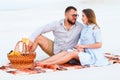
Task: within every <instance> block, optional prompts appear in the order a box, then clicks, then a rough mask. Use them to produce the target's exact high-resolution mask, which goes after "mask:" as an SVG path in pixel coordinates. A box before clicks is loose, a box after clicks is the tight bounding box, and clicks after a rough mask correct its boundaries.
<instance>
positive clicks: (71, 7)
mask: <svg viewBox="0 0 120 80" xmlns="http://www.w3.org/2000/svg"><path fill="white" fill-rule="evenodd" d="M71 9H73V10H75V11H77V9H76V8H75V7H74V6H68V7H67V8H66V9H65V13H66V12H68V11H70V10H71Z"/></svg>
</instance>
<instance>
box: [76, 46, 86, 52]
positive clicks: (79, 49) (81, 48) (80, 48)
mask: <svg viewBox="0 0 120 80" xmlns="http://www.w3.org/2000/svg"><path fill="white" fill-rule="evenodd" d="M75 48H76V49H77V50H78V51H79V52H84V48H85V46H84V45H80V44H79V45H76V46H75Z"/></svg>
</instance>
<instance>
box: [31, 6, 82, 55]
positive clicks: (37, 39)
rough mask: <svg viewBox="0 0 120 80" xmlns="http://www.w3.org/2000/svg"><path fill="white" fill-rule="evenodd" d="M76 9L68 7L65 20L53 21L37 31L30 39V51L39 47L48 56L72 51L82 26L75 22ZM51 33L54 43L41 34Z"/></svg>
mask: <svg viewBox="0 0 120 80" xmlns="http://www.w3.org/2000/svg"><path fill="white" fill-rule="evenodd" d="M77 17H78V14H77V9H76V8H75V7H73V6H69V7H67V8H66V10H65V19H62V20H60V21H55V22H53V23H50V24H47V25H45V26H42V27H40V28H39V29H37V30H36V31H35V32H34V33H33V34H32V35H31V37H30V41H31V44H29V46H31V49H30V51H35V50H36V48H37V46H40V47H41V48H42V50H43V51H45V52H46V53H47V54H48V55H49V56H52V55H54V54H58V53H60V52H62V51H66V50H68V49H72V48H73V47H74V46H75V45H76V44H77V42H78V39H79V37H80V33H81V30H82V27H83V25H82V24H81V23H79V22H77V21H76V19H77ZM50 31H52V32H53V35H54V37H55V39H54V42H53V41H52V40H50V39H48V38H46V37H44V36H42V34H43V33H46V32H50Z"/></svg>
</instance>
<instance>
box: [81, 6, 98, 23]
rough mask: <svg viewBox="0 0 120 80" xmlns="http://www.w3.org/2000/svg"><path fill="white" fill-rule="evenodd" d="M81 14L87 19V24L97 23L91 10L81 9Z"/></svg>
mask: <svg viewBox="0 0 120 80" xmlns="http://www.w3.org/2000/svg"><path fill="white" fill-rule="evenodd" d="M82 12H83V13H84V14H85V15H86V17H87V18H88V23H89V24H92V23H93V24H96V25H97V22H96V16H95V13H94V11H93V10H92V9H89V8H88V9H83V10H82Z"/></svg>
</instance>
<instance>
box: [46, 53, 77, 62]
mask: <svg viewBox="0 0 120 80" xmlns="http://www.w3.org/2000/svg"><path fill="white" fill-rule="evenodd" d="M73 58H74V59H76V60H79V57H78V53H77V52H71V53H67V54H66V55H65V56H62V57H60V58H58V59H56V60H54V61H52V62H50V63H47V64H64V63H67V62H68V61H70V60H71V59H73Z"/></svg>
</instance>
